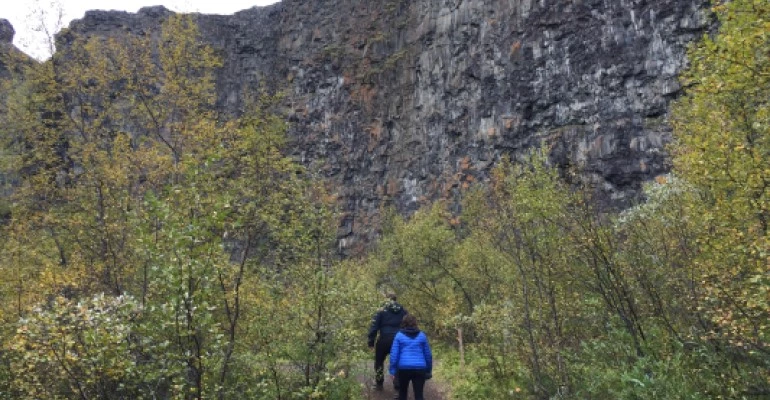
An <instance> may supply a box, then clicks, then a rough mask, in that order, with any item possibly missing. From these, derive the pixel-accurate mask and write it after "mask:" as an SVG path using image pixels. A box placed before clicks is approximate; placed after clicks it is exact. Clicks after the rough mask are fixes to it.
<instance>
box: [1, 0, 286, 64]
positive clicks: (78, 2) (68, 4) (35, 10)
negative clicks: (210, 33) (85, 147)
mask: <svg viewBox="0 0 770 400" xmlns="http://www.w3.org/2000/svg"><path fill="white" fill-rule="evenodd" d="M277 2H278V0H214V1H212V0H2V3H3V4H2V6H0V18H5V19H7V20H8V21H10V22H11V24H13V28H14V29H15V30H16V36H14V38H13V43H14V44H15V45H16V47H18V48H19V49H21V50H22V51H24V52H26V53H27V54H29V55H31V56H33V57H35V58H37V59H45V58H47V57H48V56H49V55H50V54H49V45H48V43H49V41H48V39H47V37H48V36H49V35H48V34H47V33H46V32H45V31H46V30H47V31H48V32H49V33H50V34H53V33H55V32H54V31H57V30H58V29H57V28H60V27H66V26H68V25H69V23H70V21H71V20H73V19H79V18H83V15H85V12H86V11H87V10H123V11H129V12H136V11H138V10H139V9H140V8H142V7H146V6H155V5H164V6H166V8H168V9H169V10H173V11H177V12H200V13H204V14H232V13H234V12H236V11H240V10H245V9H247V8H250V7H253V6H266V5H269V4H273V3H277ZM59 11H61V13H60V12H59ZM60 14H61V16H62V17H61V18H59V15H60ZM59 20H61V22H58V21H59ZM41 21H44V23H42V24H41ZM41 26H45V28H44V29H40V27H41Z"/></svg>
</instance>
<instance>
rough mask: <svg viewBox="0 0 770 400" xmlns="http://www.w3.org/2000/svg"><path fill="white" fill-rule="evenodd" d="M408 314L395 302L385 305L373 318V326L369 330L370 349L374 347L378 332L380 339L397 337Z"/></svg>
mask: <svg viewBox="0 0 770 400" xmlns="http://www.w3.org/2000/svg"><path fill="white" fill-rule="evenodd" d="M406 314H407V312H406V310H405V309H404V307H402V306H401V304H398V303H396V302H395V301H388V302H387V303H385V305H383V306H382V308H381V309H380V310H379V311H377V314H374V317H373V318H372V326H371V327H370V328H369V347H371V346H374V340H375V339H377V332H380V337H382V336H395V335H396V333H398V330H399V329H400V327H401V320H402V319H404V316H406Z"/></svg>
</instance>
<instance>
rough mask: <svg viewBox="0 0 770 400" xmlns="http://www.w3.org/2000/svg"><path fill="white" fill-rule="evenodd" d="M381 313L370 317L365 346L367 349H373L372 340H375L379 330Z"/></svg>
mask: <svg viewBox="0 0 770 400" xmlns="http://www.w3.org/2000/svg"><path fill="white" fill-rule="evenodd" d="M381 314H382V313H380V312H378V313H376V314H374V317H372V325H371V326H370V327H369V338H368V341H367V344H368V345H369V347H374V340H375V339H377V332H378V331H379V330H380V324H381V320H382V316H381Z"/></svg>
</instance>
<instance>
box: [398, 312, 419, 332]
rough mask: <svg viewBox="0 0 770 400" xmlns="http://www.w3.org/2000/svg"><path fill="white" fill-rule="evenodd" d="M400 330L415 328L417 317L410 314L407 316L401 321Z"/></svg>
mask: <svg viewBox="0 0 770 400" xmlns="http://www.w3.org/2000/svg"><path fill="white" fill-rule="evenodd" d="M401 327H402V328H415V329H416V328H417V317H415V316H414V315H412V314H407V315H406V316H405V317H404V319H402V320H401Z"/></svg>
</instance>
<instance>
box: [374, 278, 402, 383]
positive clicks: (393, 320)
mask: <svg viewBox="0 0 770 400" xmlns="http://www.w3.org/2000/svg"><path fill="white" fill-rule="evenodd" d="M386 297H387V301H386V302H385V304H384V305H383V306H382V308H380V309H379V311H377V313H376V314H374V317H372V325H371V327H370V328H369V342H368V344H369V348H370V349H374V374H375V383H376V389H377V390H382V385H383V382H384V381H385V374H384V371H383V365H384V364H385V357H387V356H388V355H389V354H390V346H391V345H393V338H394V337H395V336H396V334H397V333H398V331H399V329H400V327H401V320H403V319H404V316H405V315H406V314H407V312H406V310H405V309H404V307H403V306H401V304H398V302H396V295H395V294H393V293H389V294H388V295H387V296H386ZM377 333H379V338H377ZM375 339H376V344H377V346H376V347H375ZM397 382H398V381H397V380H394V385H397ZM396 389H398V387H397V386H396Z"/></svg>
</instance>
